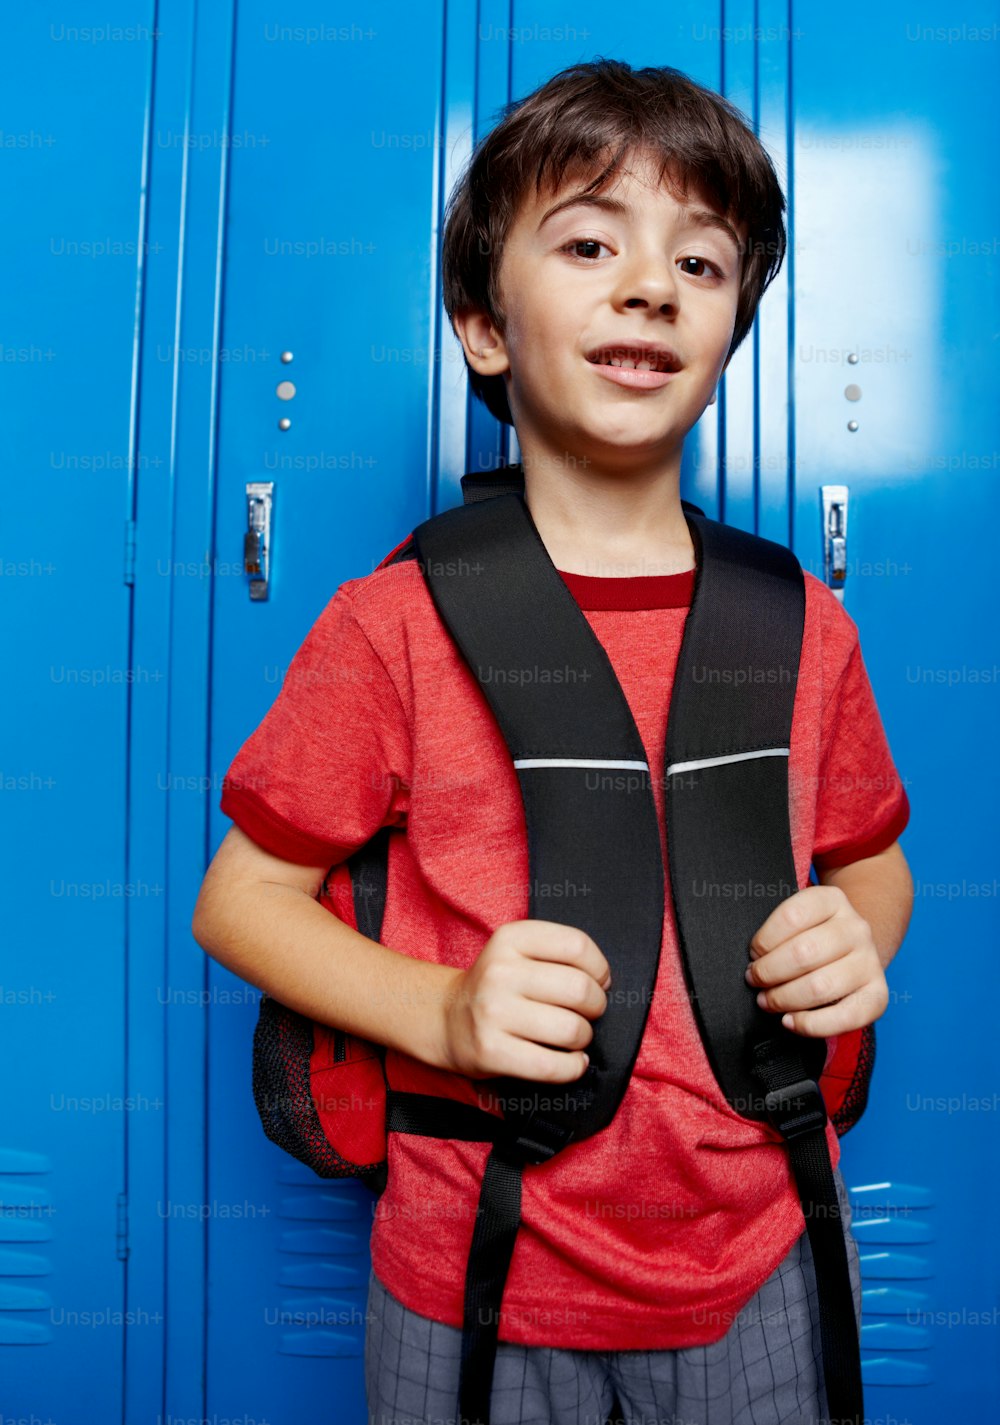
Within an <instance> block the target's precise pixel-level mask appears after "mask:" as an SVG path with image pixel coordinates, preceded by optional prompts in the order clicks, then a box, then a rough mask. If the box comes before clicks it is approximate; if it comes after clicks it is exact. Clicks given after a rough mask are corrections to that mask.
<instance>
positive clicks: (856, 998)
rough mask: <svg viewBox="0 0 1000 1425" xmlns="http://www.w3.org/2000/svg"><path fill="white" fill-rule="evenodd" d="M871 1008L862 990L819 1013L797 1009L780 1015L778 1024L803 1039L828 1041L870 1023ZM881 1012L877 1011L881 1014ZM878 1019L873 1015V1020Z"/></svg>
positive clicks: (816, 1010) (823, 1008)
mask: <svg viewBox="0 0 1000 1425" xmlns="http://www.w3.org/2000/svg"><path fill="white" fill-rule="evenodd" d="M871 1009H872V1004H871V1000H870V998H869V997H868V994H867V992H866V991H865V990H863V989H862V990H855V992H854V993H853V994H850V995H845V996H844V998H843V999H842V1000H839V1001H838V1002H837V1004H831V1005H824V1006H823V1007H822V1008H821V1009H800V1010H796V1011H793V1012H791V1013H789V1014H786V1015H783V1016H782V1019H781V1022H782V1024H783V1025H784V1026H785V1028H786V1029H790V1030H791V1031H792V1032H793V1033H794V1034H801V1035H802V1036H803V1037H804V1038H806V1039H828V1038H830V1036H831V1035H834V1034H847V1033H849V1032H850V1031H851V1030H852V1029H861V1028H862V1027H863V1026H864V1025H866V1024H871V1023H872V1022H873V1016H872V1013H871ZM883 1012H884V1011H880V1013H883ZM878 1017H879V1015H875V1016H874V1018H875V1019H877V1018H878Z"/></svg>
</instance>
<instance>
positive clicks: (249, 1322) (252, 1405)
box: [206, 0, 471, 1425]
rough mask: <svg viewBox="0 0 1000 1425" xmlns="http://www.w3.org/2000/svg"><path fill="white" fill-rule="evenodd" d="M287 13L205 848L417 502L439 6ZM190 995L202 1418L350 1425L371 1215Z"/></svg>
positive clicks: (225, 580) (228, 984)
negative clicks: (326, 619)
mask: <svg viewBox="0 0 1000 1425" xmlns="http://www.w3.org/2000/svg"><path fill="white" fill-rule="evenodd" d="M294 21H295V24H294V25H285V24H284V23H283V18H282V15H281V12H278V11H275V10H274V7H273V6H268V5H266V4H263V3H260V0H251V3H249V4H241V5H240V6H239V7H238V11H237V14H236V29H235V46H234V51H233V53H234V74H233V93H232V110H231V119H230V131H231V133H232V135H233V136H234V139H235V138H238V139H239V141H240V146H238V147H237V146H236V145H235V144H234V146H233V148H232V150H231V155H230V164H229V174H228V194H227V208H226V227H225V243H224V269H223V274H222V282H223V289H222V335H221V341H222V349H223V351H224V353H225V354H226V355H225V361H224V364H221V365H220V384H219V402H218V484H217V489H216V500H215V546H214V552H215V557H216V559H217V560H218V561H219V568H220V569H221V570H225V571H227V573H226V577H222V575H221V573H220V574H219V575H218V576H217V577H216V579H215V588H214V602H213V608H212V620H213V627H212V693H211V707H212V726H211V748H212V759H213V767H214V771H215V782H214V785H213V795H212V799H211V801H212V807H211V809H212V815H213V844H217V843H218V840H219V839H221V837H222V835H223V834H224V832H225V830H226V829H227V828H228V826H229V825H230V823H229V822H228V821H227V820H226V819H225V818H224V817H223V816H222V815H221V813H220V812H219V811H218V799H219V790H218V789H219V787H220V785H221V777H222V774H223V772H224V771H225V769H226V767H227V766H228V764H229V762H230V761H231V759H232V757H233V756H234V755H235V753H236V750H237V748H238V747H239V745H240V743H241V742H242V741H243V740H244V738H245V737H246V736H247V735H248V734H249V733H250V732H251V731H252V729H253V728H254V727H255V726H256V725H257V723H258V722H259V721H260V719H261V718H262V717H263V715H264V713H265V712H266V711H267V708H268V707H269V706H270V704H271V703H272V702H273V700H274V698H275V696H276V695H277V692H278V689H279V687H280V684H281V680H282V677H283V675H284V670H285V668H286V667H287V665H288V662H289V660H290V658H291V656H292V654H293V653H294V652H295V649H296V648H297V647H298V645H299V644H300V643H301V642H302V640H303V638H304V637H305V635H306V633H307V631H308V629H309V627H310V625H311V624H312V622H313V621H314V620H315V618H316V617H317V616H318V614H319V613H320V611H321V609H322V608H323V606H324V605H325V604H326V603H327V601H328V600H329V599H330V598H331V597H332V595H333V593H334V592H335V590H336V588H337V586H338V585H339V584H340V583H342V582H343V581H344V580H345V579H348V578H353V577H357V576H359V575H363V574H366V573H369V572H370V570H371V569H372V568H373V567H374V564H375V563H377V562H378V560H379V559H381V558H382V556H383V555H384V554H385V553H387V552H388V551H389V550H390V549H391V548H393V547H394V545H396V544H397V543H398V542H399V540H400V539H401V538H402V537H403V534H405V533H406V532H407V531H408V530H409V529H411V528H412V527H413V526H414V525H415V524H417V523H418V522H419V521H420V520H421V519H423V518H425V517H426V515H427V514H428V513H429V509H430V507H429V494H430V485H429V474H428V452H429V449H430V448H431V432H432V420H433V401H434V383H435V381H436V379H437V375H438V373H437V372H436V369H435V363H434V362H433V361H432V360H430V359H429V352H430V351H431V350H432V348H433V341H434V335H435V333H434V330H433V328H432V325H431V312H432V310H433V305H434V299H435V296H436V286H435V279H434V263H435V227H436V217H435V214H436V210H437V204H438V202H439V198H440V177H439V168H440V165H441V163H442V149H441V138H440V134H439V129H440V123H441V115H440V104H441V77H442V74H441V65H442V48H443V46H442V6H440V5H435V6H429V7H428V6H424V7H414V6H411V5H406V4H403V3H393V4H388V5H380V6H378V7H373V8H372V9H371V10H370V11H367V10H366V11H359V12H357V16H356V17H354V18H348V19H346V20H345V22H344V23H343V24H341V23H334V21H333V20H332V19H331V11H330V7H329V6H324V5H320V4H311V5H306V6H304V7H303V6H300V7H298V8H297V9H296V11H295V15H294ZM469 54H470V59H471V51H469ZM466 122H468V120H467V119H466ZM282 421H287V422H288V424H287V427H286V428H285V429H282V428H281V422H282ZM252 482H262V483H264V484H266V485H268V486H270V487H271V488H272V493H273V506H272V510H273V513H272V525H271V564H270V571H269V572H270V581H269V587H268V596H267V598H266V600H254V599H252V598H251V596H250V594H251V590H250V581H249V579H248V578H247V577H246V576H245V575H244V574H243V573H242V570H241V567H240V566H241V560H242V557H243V544H244V532H245V530H246V525H247V514H246V511H247V485H248V483H252ZM209 991H210V993H209V1004H208V1044H209V1050H208V1053H209V1060H208V1063H209V1069H208V1075H209V1076H208V1095H209V1097H208V1121H209V1124H210V1128H209V1134H210V1136H209V1144H208V1199H209V1201H210V1202H211V1203H213V1204H218V1205H219V1211H218V1212H213V1213H212V1214H210V1215H209V1216H208V1219H207V1232H208V1247H207V1250H208V1274H209V1280H208V1300H207V1311H208V1320H207V1332H208V1338H207V1397H206V1412H207V1414H208V1415H209V1416H210V1417H212V1416H215V1415H219V1416H227V1417H230V1416H238V1415H242V1414H244V1413H245V1414H246V1415H247V1416H248V1417H253V1418H257V1419H260V1418H266V1419H268V1420H270V1421H272V1422H274V1425H297V1422H299V1421H301V1420H303V1419H305V1418H307V1415H312V1414H314V1413H318V1412H326V1413H327V1414H328V1415H329V1417H330V1418H331V1419H332V1418H334V1416H335V1417H336V1418H337V1419H340V1420H344V1421H347V1420H361V1419H363V1418H364V1386H363V1378H362V1369H361V1355H362V1348H363V1341H364V1312H365V1304H366V1299H367V1286H368V1272H369V1265H370V1257H369V1253H368V1241H369V1236H370V1232H371V1221H372V1209H373V1204H374V1201H375V1199H374V1198H373V1196H372V1194H371V1193H370V1192H369V1191H368V1190H367V1189H366V1188H364V1187H363V1186H361V1185H360V1184H358V1183H354V1182H350V1181H342V1182H324V1181H323V1180H322V1179H320V1178H318V1177H317V1176H316V1175H315V1174H314V1173H312V1171H311V1170H309V1169H307V1168H305V1167H303V1166H301V1165H299V1164H297V1163H296V1162H295V1161H294V1160H293V1159H291V1158H289V1157H287V1156H286V1155H285V1154H283V1153H282V1152H281V1151H280V1150H279V1149H278V1148H276V1147H274V1146H273V1145H272V1144H271V1143H270V1142H268V1141H267V1139H266V1138H265V1137H264V1134H263V1130H262V1129H261V1127H260V1124H259V1121H258V1119H257V1114H256V1110H255V1107H254V1103H253V1099H252V1096H251V1082H250V1046H251V1036H252V1031H253V1026H254V1023H255V1020H256V1014H257V1005H258V1000H259V996H258V995H257V993H256V992H255V991H254V992H253V993H248V991H247V987H246V986H245V985H243V983H242V982H241V981H239V980H238V979H236V978H235V977H234V976H232V975H231V974H229V972H228V971H226V970H224V969H223V968H222V967H220V966H218V965H217V964H215V963H214V962H212V964H211V969H210V973H209Z"/></svg>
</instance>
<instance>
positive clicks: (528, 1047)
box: [489, 1034, 589, 1084]
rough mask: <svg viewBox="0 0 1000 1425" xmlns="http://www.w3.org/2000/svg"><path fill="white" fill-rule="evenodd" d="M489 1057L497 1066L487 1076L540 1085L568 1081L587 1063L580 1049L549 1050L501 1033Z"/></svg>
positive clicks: (540, 1045) (585, 1054)
mask: <svg viewBox="0 0 1000 1425" xmlns="http://www.w3.org/2000/svg"><path fill="white" fill-rule="evenodd" d="M492 1059H493V1062H494V1063H495V1065H496V1067H495V1068H494V1069H491V1070H490V1073H489V1077H490V1078H496V1077H502V1076H505V1075H510V1076H511V1077H512V1078H516V1079H536V1080H537V1081H538V1082H539V1083H543V1084H565V1083H571V1082H572V1081H573V1080H574V1079H578V1078H580V1076H581V1075H582V1074H583V1073H585V1072H586V1069H587V1067H588V1062H589V1061H588V1056H587V1053H586V1051H585V1050H583V1049H549V1048H546V1046H545V1045H544V1044H536V1043H535V1042H534V1041H533V1040H530V1039H519V1038H517V1037H516V1036H515V1035H512V1034H509V1035H505V1036H504V1042H503V1043H502V1044H501V1045H500V1047H499V1048H498V1050H497V1052H496V1053H495V1054H494V1055H493V1056H492Z"/></svg>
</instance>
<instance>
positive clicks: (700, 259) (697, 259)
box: [678, 257, 726, 277]
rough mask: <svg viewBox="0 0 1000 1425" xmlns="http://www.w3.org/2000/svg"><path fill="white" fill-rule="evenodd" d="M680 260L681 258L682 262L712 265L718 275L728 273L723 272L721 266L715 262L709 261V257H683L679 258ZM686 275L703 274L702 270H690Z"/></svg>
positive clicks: (723, 275)
mask: <svg viewBox="0 0 1000 1425" xmlns="http://www.w3.org/2000/svg"><path fill="white" fill-rule="evenodd" d="M678 260H679V261H680V262H700V263H701V265H702V267H710V268H711V269H712V271H713V272H714V273H715V275H716V277H725V275H726V274H725V273H724V272H723V270H722V268H721V267H718V266H717V265H716V264H715V263H714V262H709V260H708V258H707V257H682V258H679V259H678ZM686 275H687V276H688V277H700V276H701V273H700V272H688V273H687V274H686Z"/></svg>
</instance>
